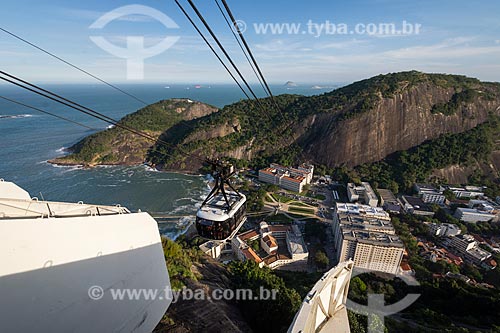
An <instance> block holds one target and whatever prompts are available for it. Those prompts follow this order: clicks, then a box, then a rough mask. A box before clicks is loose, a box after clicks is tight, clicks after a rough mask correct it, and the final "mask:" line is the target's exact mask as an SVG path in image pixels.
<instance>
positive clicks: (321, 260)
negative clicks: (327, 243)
mask: <svg viewBox="0 0 500 333" xmlns="http://www.w3.org/2000/svg"><path fill="white" fill-rule="evenodd" d="M314 263H315V264H316V266H318V268H319V269H326V268H327V267H328V265H329V263H330V260H328V257H327V256H326V253H325V252H323V251H318V252H316V254H315V255H314Z"/></svg>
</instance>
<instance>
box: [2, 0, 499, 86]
mask: <svg viewBox="0 0 500 333" xmlns="http://www.w3.org/2000/svg"><path fill="white" fill-rule="evenodd" d="M181 2H182V3H183V4H185V5H186V7H188V5H187V2H186V0H181ZM195 2H196V3H197V4H198V5H199V7H200V9H201V11H202V12H203V13H204V14H205V15H206V18H207V20H208V21H209V23H210V24H211V25H213V27H214V30H215V31H216V32H217V34H218V35H219V36H220V38H221V40H222V42H223V43H224V45H225V46H226V47H227V49H228V50H229V51H230V53H231V54H232V55H234V58H235V60H236V62H237V63H238V64H239V65H240V67H241V68H242V69H243V72H244V73H245V74H246V76H247V77H248V78H249V80H250V81H255V80H254V78H253V77H252V76H251V75H250V74H251V71H250V70H249V68H248V65H247V64H246V62H245V60H244V58H243V57H242V55H241V52H240V51H239V48H238V46H237V44H236V43H235V41H234V39H233V37H232V35H231V33H230V31H229V30H228V27H227V26H226V23H225V22H224V21H223V18H222V16H221V15H220V13H219V11H218V9H217V7H216V6H215V2H214V1H213V0H203V1H202V0H195ZM228 3H229V5H230V6H231V7H232V10H233V13H234V14H235V16H236V17H237V18H238V19H241V20H243V21H244V22H245V23H246V25H247V31H246V32H245V36H246V37H247V39H248V41H249V44H250V45H251V47H252V49H253V51H254V53H255V56H256V58H257V59H258V61H259V64H260V65H261V67H262V70H263V72H264V74H265V75H266V77H267V79H268V81H269V82H272V83H284V82H286V81H289V80H291V81H295V82H300V83H308V84H309V83H312V84H324V83H337V82H352V81H355V80H359V79H363V78H367V77H371V76H373V75H376V74H380V73H388V72H395V71H403V70H412V69H416V70H421V71H425V72H440V73H455V74H465V75H468V76H473V77H478V78H480V79H482V80H488V81H500V62H499V59H500V19H499V18H498V13H500V1H498V0H477V1H464V0H455V1H451V0H440V1H435V0H434V1H430V0H419V1H401V0H398V1H396V0H352V1H332V0H328V1H323V0H322V1H319V0H311V1H297V0H295V1H293V0H292V1H281V0H279V1H278V0H274V1H269V0H267V1H264V0H252V1H250V0H228ZM133 4H140V5H144V6H149V7H152V8H155V9H157V10H159V11H161V12H162V13H164V14H166V15H167V16H168V17H170V18H171V19H172V20H173V21H174V22H175V23H176V24H177V25H178V26H179V28H178V29H170V28H166V27H165V26H164V25H162V24H161V23H160V22H158V21H156V20H154V19H151V18H147V17H145V16H142V15H131V16H125V17H122V18H121V19H119V20H116V21H113V22H111V23H109V24H108V25H107V26H106V27H104V28H103V29H102V30H96V29H90V28H89V26H90V25H91V24H92V23H93V22H95V21H96V20H97V19H98V18H99V17H101V16H102V15H103V14H105V13H106V12H109V11H111V10H113V9H115V8H117V7H121V6H125V5H133ZM327 21H328V22H330V23H333V24H335V25H336V27H337V29H339V27H340V26H341V25H343V24H345V26H347V27H348V31H349V33H347V34H343V33H336V34H327V33H325V30H323V31H321V32H322V33H318V30H315V29H317V28H318V27H321V25H322V24H323V25H324V24H326V23H327ZM403 21H406V22H407V23H410V24H413V25H416V24H418V25H420V26H421V27H420V33H419V34H403V35H391V34H387V33H380V32H376V33H374V34H371V35H370V34H366V33H365V34H363V33H352V34H351V33H350V31H353V29H354V28H355V26H356V25H357V24H364V25H365V26H366V25H367V24H370V23H373V24H375V25H379V24H381V23H394V24H395V25H396V28H397V29H398V30H399V29H400V27H401V25H402V24H403ZM308 22H311V23H312V24H314V25H313V26H311V25H310V26H311V27H312V28H311V29H313V30H308V29H309V28H310V26H308V25H307V24H308ZM267 23H279V24H289V25H291V24H294V25H296V26H297V25H300V29H299V30H297V31H298V32H297V33H281V34H279V33H274V34H273V33H271V32H270V31H268V33H265V34H264V33H257V32H256V31H255V25H256V24H257V25H258V24H267ZM0 26H1V27H2V28H5V29H7V30H10V31H12V32H14V33H16V34H18V35H20V36H22V37H24V38H26V39H28V40H30V41H32V42H34V43H36V44H38V45H40V46H42V47H44V48H46V49H48V50H50V51H52V52H54V53H56V54H57V55H59V56H61V57H62V58H64V59H66V60H68V61H70V62H72V63H74V64H76V65H78V66H81V67H82V68H84V69H86V70H88V71H90V72H92V73H94V74H97V75H99V76H101V77H102V78H103V79H105V80H109V81H112V82H131V83H132V82H135V81H130V80H127V76H126V72H127V71H126V68H127V67H126V60H125V59H121V58H118V57H116V56H113V55H111V54H109V53H107V52H106V51H104V50H102V49H101V48H99V47H98V46H97V45H96V44H95V43H94V42H92V41H91V40H90V38H89V37H90V36H92V35H101V36H103V37H105V38H106V39H107V40H108V41H109V42H110V43H112V44H115V45H116V46H118V47H125V46H126V40H127V36H144V38H145V44H146V47H149V46H153V45H155V44H156V43H158V42H160V41H161V40H163V39H164V38H165V37H167V36H176V37H179V40H178V41H177V42H176V43H175V44H174V45H173V46H172V47H170V48H169V49H167V50H166V51H165V52H163V53H161V54H159V55H156V56H154V57H151V58H148V59H146V60H145V62H144V66H145V67H144V80H143V81H140V82H161V83H165V84H174V83H230V82H231V79H230V78H229V76H228V75H227V73H226V72H225V71H224V70H223V68H222V67H221V65H220V64H219V63H218V62H217V60H216V59H215V57H214V56H213V55H212V53H211V52H210V51H209V50H208V48H207V47H206V45H205V44H204V43H203V41H202V40H201V39H200V38H199V37H198V35H197V34H196V32H195V31H194V30H193V28H192V27H191V25H190V24H189V23H188V22H187V21H186V19H185V18H184V16H183V15H182V14H181V13H180V11H179V9H178V8H177V7H176V5H175V3H174V1H173V0H165V1H142V2H130V1H96V0H88V1H84V2H70V1H62V0H46V1H43V3H42V2H41V1H34V0H17V1H9V3H3V4H2V11H1V12H0ZM311 32H312V33H311ZM0 64H1V66H0V67H1V68H2V70H4V71H7V72H10V73H13V74H16V75H19V76H21V77H23V78H26V79H28V80H33V81H36V82H92V79H90V78H88V77H86V76H84V75H83V74H82V73H80V72H78V71H75V70H74V69H72V68H70V67H67V66H66V65H64V64H62V63H60V62H58V61H56V60H54V59H52V58H50V57H48V56H47V55H45V54H43V53H41V52H39V51H37V50H34V49H33V48H31V47H29V46H27V45H24V44H22V43H21V42H19V41H17V40H15V39H13V38H12V37H10V36H8V35H6V34H5V33H3V32H1V31H0Z"/></svg>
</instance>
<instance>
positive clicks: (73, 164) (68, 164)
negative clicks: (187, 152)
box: [45, 158, 207, 177]
mask: <svg viewBox="0 0 500 333" xmlns="http://www.w3.org/2000/svg"><path fill="white" fill-rule="evenodd" d="M45 162H46V163H48V164H50V165H52V166H54V167H68V168H69V167H81V168H84V169H94V168H98V167H120V166H122V167H140V166H145V167H147V168H149V169H151V171H154V172H165V173H174V174H179V175H183V176H193V177H204V176H206V175H207V174H203V173H199V172H195V171H189V170H182V171H179V170H178V169H159V168H157V167H153V166H151V165H150V164H148V163H140V164H138V163H112V164H85V163H81V162H59V161H57V158H56V159H51V160H47V161H45Z"/></svg>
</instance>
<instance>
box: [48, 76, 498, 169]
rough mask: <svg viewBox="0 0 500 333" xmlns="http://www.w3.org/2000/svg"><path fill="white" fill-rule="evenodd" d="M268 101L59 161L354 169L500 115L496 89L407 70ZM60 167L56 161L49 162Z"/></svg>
mask: <svg viewBox="0 0 500 333" xmlns="http://www.w3.org/2000/svg"><path fill="white" fill-rule="evenodd" d="M276 102H277V104H278V105H279V106H280V109H281V111H280V112H278V111H276V110H275V109H274V108H272V104H271V101H270V100H269V99H262V100H261V103H262V104H263V105H264V108H265V109H266V112H265V113H263V112H261V111H259V109H258V108H257V107H256V105H255V104H254V103H253V102H250V101H241V102H238V103H235V104H232V105H228V106H225V107H224V108H222V109H221V110H220V111H219V112H207V113H206V114H205V115H201V114H200V115H199V116H200V117H199V118H196V119H193V120H191V121H189V125H190V126H189V127H188V126H183V125H181V124H175V122H172V123H170V124H169V126H164V125H162V126H156V127H154V131H152V133H154V134H155V135H160V137H161V138H162V139H163V140H165V141H168V142H170V143H171V144H172V145H173V146H174V147H165V146H161V145H158V146H154V147H153V148H152V149H149V150H148V148H149V147H147V145H146V144H145V143H143V144H142V145H140V147H138V148H137V149H136V148H135V146H138V145H139V143H140V142H141V141H140V140H136V139H135V138H134V139H125V140H123V142H124V143H123V144H122V146H125V147H126V148H125V149H123V151H124V152H122V151H121V150H120V149H118V153H119V156H121V158H115V155H116V152H115V151H116V150H117V149H116V148H114V149H112V154H111V155H110V157H107V156H108V155H106V153H103V152H99V153H98V154H94V155H91V154H89V153H87V152H88V151H91V152H93V151H100V150H104V147H105V146H106V145H105V144H102V143H101V142H97V144H96V143H95V142H94V141H96V139H95V136H97V137H99V136H100V135H103V134H96V135H94V136H90V137H88V138H86V139H84V140H82V141H81V142H80V143H79V144H77V145H76V146H75V147H73V149H74V152H75V154H73V155H70V156H68V157H66V158H65V159H66V160H70V161H74V162H76V161H79V160H83V159H85V160H86V161H88V160H90V161H92V162H93V163H94V164H99V163H107V161H108V160H112V161H115V162H116V163H122V162H124V161H125V162H127V163H131V162H132V163H133V162H139V161H141V162H142V161H143V160H147V161H149V162H150V163H151V164H153V165H155V166H157V167H159V168H163V169H175V170H183V171H194V170H197V169H198V168H199V167H200V166H201V165H200V163H199V162H197V160H196V159H193V158H188V157H186V156H185V153H189V154H193V155H197V156H200V157H206V156H212V157H222V156H227V157H230V158H233V159H235V160H237V161H238V163H239V164H240V165H244V164H247V163H250V164H252V165H255V166H257V165H264V164H266V163H267V162H268V161H269V160H270V159H274V160H276V161H279V162H282V163H285V164H288V163H294V162H296V160H298V159H300V160H311V161H313V162H314V163H316V164H322V165H324V166H326V167H328V168H335V167H339V166H346V167H354V166H358V165H363V164H366V163H372V162H377V161H380V160H382V159H384V158H386V157H387V156H389V155H391V154H393V153H395V152H398V151H403V150H408V149H410V148H413V147H416V146H419V145H420V144H422V143H424V142H426V141H429V140H434V139H438V138H440V137H441V136H442V135H446V134H458V133H462V132H466V131H469V130H471V129H473V128H475V127H477V126H478V125H480V124H482V123H484V122H486V121H487V120H488V119H489V117H490V115H492V114H499V113H500V84H497V83H485V82H480V81H478V80H476V79H472V78H467V77H464V76H456V75H444V74H425V73H420V72H416V71H412V72H403V73H395V74H388V75H379V76H376V77H373V78H371V79H367V80H363V81H359V82H356V83H353V84H351V85H348V86H346V87H343V88H340V89H336V90H334V91H332V92H330V93H326V94H323V95H319V96H312V97H304V96H298V95H281V96H277V97H276ZM150 116H151V114H144V113H141V111H139V112H138V113H136V114H133V115H130V116H128V117H129V118H130V117H135V118H137V119H138V122H140V123H142V122H146V121H148V119H146V117H150ZM126 119H127V117H126V118H124V119H123V121H126ZM153 123H156V122H155V121H153ZM162 127H163V131H161V129H162ZM106 132H108V131H106ZM106 132H105V137H109V139H108V142H119V141H121V140H119V136H120V135H127V134H124V133H119V131H118V132H111V131H109V132H110V133H106ZM160 133H161V134H160ZM99 146H100V147H103V148H99ZM96 147H97V148H96ZM108 148H109V147H108ZM109 150H110V149H108V150H106V152H108V151H109ZM129 155H130V156H132V157H133V158H131V157H129ZM60 161H64V159H63V160H57V161H56V162H60Z"/></svg>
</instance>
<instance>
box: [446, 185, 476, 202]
mask: <svg viewBox="0 0 500 333" xmlns="http://www.w3.org/2000/svg"><path fill="white" fill-rule="evenodd" d="M445 188H446V189H447V190H449V191H452V192H453V194H454V195H455V197H457V198H458V199H461V198H470V199H474V198H479V197H484V189H483V187H478V186H465V187H453V186H445Z"/></svg>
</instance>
